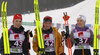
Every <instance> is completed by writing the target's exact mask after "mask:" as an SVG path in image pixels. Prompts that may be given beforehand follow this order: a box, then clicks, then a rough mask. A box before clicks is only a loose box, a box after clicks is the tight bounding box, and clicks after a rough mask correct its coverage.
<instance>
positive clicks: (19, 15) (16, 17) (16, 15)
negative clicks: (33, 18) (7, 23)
mask: <svg viewBox="0 0 100 55" xmlns="http://www.w3.org/2000/svg"><path fill="white" fill-rule="evenodd" d="M15 19H21V20H22V15H21V14H15V15H14V17H13V22H14V20H15Z"/></svg>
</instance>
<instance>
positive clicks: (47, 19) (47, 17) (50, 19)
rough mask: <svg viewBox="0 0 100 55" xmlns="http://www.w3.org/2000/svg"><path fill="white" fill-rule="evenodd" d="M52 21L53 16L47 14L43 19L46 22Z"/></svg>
mask: <svg viewBox="0 0 100 55" xmlns="http://www.w3.org/2000/svg"><path fill="white" fill-rule="evenodd" d="M48 21H49V22H52V17H50V16H46V17H44V19H43V23H44V22H48Z"/></svg>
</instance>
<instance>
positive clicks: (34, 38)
mask: <svg viewBox="0 0 100 55" xmlns="http://www.w3.org/2000/svg"><path fill="white" fill-rule="evenodd" d="M33 50H34V51H35V52H36V53H38V40H37V35H36V33H35V35H34V36H33Z"/></svg>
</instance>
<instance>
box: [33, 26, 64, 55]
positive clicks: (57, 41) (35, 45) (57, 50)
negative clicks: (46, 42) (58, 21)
mask: <svg viewBox="0 0 100 55" xmlns="http://www.w3.org/2000/svg"><path fill="white" fill-rule="evenodd" d="M52 29H53V35H54V41H55V42H54V46H55V53H56V55H60V54H61V45H62V43H61V41H62V38H61V35H60V33H59V32H58V28H57V27H53V28H52ZM33 50H34V51H35V52H36V53H37V55H39V52H38V37H37V32H36V29H35V35H34V37H33Z"/></svg>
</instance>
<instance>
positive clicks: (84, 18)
mask: <svg viewBox="0 0 100 55" xmlns="http://www.w3.org/2000/svg"><path fill="white" fill-rule="evenodd" d="M78 18H81V19H83V20H84V22H85V23H86V17H85V16H84V15H79V16H78ZM78 18H77V19H78Z"/></svg>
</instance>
